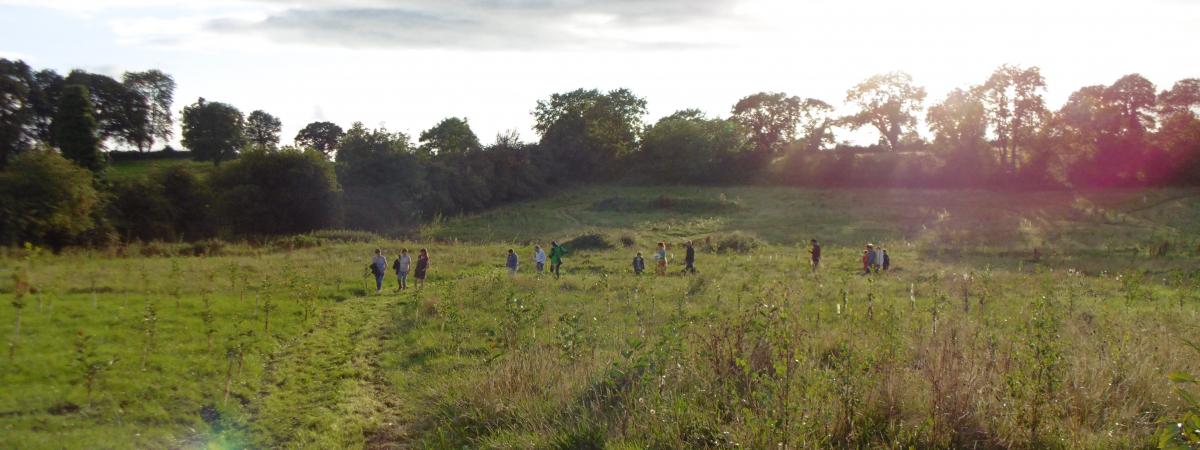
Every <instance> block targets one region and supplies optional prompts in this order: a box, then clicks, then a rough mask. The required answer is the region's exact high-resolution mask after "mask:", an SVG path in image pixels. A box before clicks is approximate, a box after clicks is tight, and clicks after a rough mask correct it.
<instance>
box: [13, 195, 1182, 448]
mask: <svg viewBox="0 0 1200 450" xmlns="http://www.w3.org/2000/svg"><path fill="white" fill-rule="evenodd" d="M1198 194H1200V193H1198V192H1196V191H1188V190H1151V191H1104V192H1092V193H1080V194H1074V193H1067V192H1048V193H1046V192H1043V193H994V192H992V193H989V192H961V191H932V190H930V191H926V190H882V191H867V190H796V189H784V188H750V187H747V188H683V187H679V188H650V187H639V188H633V187H613V186H608V187H594V188H586V189H574V190H570V191H567V192H563V193H560V194H557V195H552V196H550V197H547V198H546V199H544V200H540V201H536V202H529V203H522V204H515V205H511V206H509V207H505V208H501V209H497V210H494V211H491V212H489V213H486V214H481V215H477V216H471V217H461V218H450V219H447V220H443V221H441V222H439V223H434V224H430V225H429V226H427V227H426V229H425V230H424V231H425V236H424V238H425V240H423V241H418V242H401V241H391V240H386V239H382V238H378V237H373V236H371V235H369V234H364V233H351V232H322V233H314V234H312V235H307V236H299V237H294V238H288V239H280V240H278V241H276V242H274V243H268V244H264V245H263V246H260V247H250V246H248V245H245V244H227V245H225V246H223V247H216V248H207V249H206V251H207V252H208V253H207V256H201V257H193V256H184V255H183V254H181V252H182V251H184V250H187V251H188V252H189V253H188V254H191V253H192V252H193V251H195V249H193V248H192V247H190V246H183V245H179V244H147V245H133V246H130V247H127V248H124V249H120V250H117V249H113V250H109V251H107V252H88V253H82V252H83V251H82V250H77V251H75V252H78V253H72V252H67V253H64V254H62V255H48V254H42V255H38V256H35V257H33V258H29V257H27V255H26V253H25V252H23V251H17V250H12V249H9V250H6V251H5V254H4V255H3V257H2V262H3V267H5V268H11V270H12V273H11V274H8V275H6V276H5V277H4V278H3V280H0V292H3V293H2V294H0V303H3V304H5V305H9V304H12V305H16V304H18V303H19V304H21V305H22V307H21V308H12V307H5V308H4V309H0V334H2V335H4V336H8V337H9V338H8V339H9V354H8V360H7V364H4V365H2V366H0V385H3V386H5V387H6V390H5V393H6V395H2V396H0V430H4V432H3V433H0V447H4V448H58V447H80V446H96V447H142V448H144V447H183V448H199V447H216V448H240V447H245V446H250V447H289V448H291V447H302V448H463V447H467V448H615V449H633V448H733V447H742V448H766V447H778V448H828V447H843V448H859V447H903V448H908V447H912V448H1012V447H1026V448H1028V447H1033V448H1043V447H1064V448H1146V447H1151V446H1153V445H1154V443H1155V442H1157V441H1156V439H1157V438H1156V437H1155V436H1156V435H1155V433H1157V432H1158V430H1159V429H1160V427H1161V425H1162V424H1164V423H1174V422H1172V421H1173V420H1175V418H1177V417H1179V416H1180V415H1181V414H1182V411H1183V410H1184V408H1185V403H1184V401H1183V400H1181V399H1180V397H1179V396H1178V394H1177V393H1176V392H1175V391H1174V390H1173V389H1174V387H1173V386H1172V385H1171V384H1170V383H1169V381H1168V374H1169V373H1171V372H1184V373H1200V357H1198V355H1197V354H1196V352H1195V351H1194V350H1192V349H1191V348H1189V347H1188V346H1187V345H1186V344H1185V343H1184V342H1185V340H1186V339H1194V337H1195V336H1196V335H1197V333H1198V332H1200V330H1198V329H1197V325H1196V324H1197V323H1200V298H1197V292H1200V278H1198V277H1197V273H1196V272H1195V267H1196V263H1197V260H1198V259H1200V256H1198V255H1197V253H1196V250H1197V249H1196V244H1197V242H1200V230H1198V229H1197V227H1198V226H1200V225H1198V222H1200V221H1197V220H1195V218H1197V217H1198V215H1200V200H1198V197H1197V195H1198ZM590 234H596V235H598V236H597V237H596V238H592V239H591V240H590V242H588V244H591V245H590V246H583V245H581V246H579V247H576V248H573V249H571V251H570V252H569V253H568V254H567V256H566V258H565V262H564V265H563V270H562V276H561V279H555V278H554V277H553V276H550V275H547V274H536V273H534V272H533V268H532V266H533V264H532V260H531V252H532V245H530V244H529V242H533V241H537V242H540V243H542V244H543V245H544V244H546V243H547V242H548V241H549V240H551V239H557V240H561V241H568V240H573V239H576V238H578V237H580V236H586V235H590ZM810 237H817V238H819V239H821V240H822V242H823V243H824V251H823V253H824V255H825V256H824V259H823V262H822V267H821V269H820V270H819V271H817V272H815V273H813V272H812V271H811V268H810V266H809V263H808V260H807V258H808V252H807V240H808V239H809V238H810ZM706 238H711V239H708V240H706ZM685 239H695V240H697V241H698V242H701V243H702V244H701V245H700V246H699V251H698V258H697V259H698V260H697V263H696V265H697V267H698V269H699V273H698V274H695V275H689V274H682V273H681V272H680V269H681V267H682V266H681V264H680V263H681V260H682V256H683V249H682V247H681V246H680V245H681V242H682V241H683V240H685ZM659 240H665V241H667V242H669V243H670V245H671V248H670V249H669V253H670V257H671V262H670V266H669V270H668V272H669V275H667V276H661V277H659V276H654V275H652V274H649V273H648V274H645V275H642V276H634V275H633V274H632V273H631V270H630V259H631V257H632V256H633V252H634V251H636V250H641V251H643V252H644V253H645V254H646V256H647V263H648V266H650V267H652V264H653V262H652V260H651V259H650V258H649V256H650V251H651V248H652V246H653V244H654V243H655V242H657V241H659ZM576 242H581V243H582V242H583V241H582V240H581V241H576ZM866 242H876V243H883V244H884V245H886V246H887V247H888V249H889V251H890V254H891V258H892V268H891V270H890V271H888V272H881V273H878V274H872V275H870V276H864V275H861V263H860V259H859V258H860V256H861V247H862V245H864V244H865V243H866ZM1163 243H1167V245H1166V246H1165V248H1164V245H1163ZM710 244H711V245H710ZM734 244H738V245H734ZM739 245H740V246H741V248H736V247H738V246H739ZM402 247H404V248H408V249H409V250H416V249H418V248H427V249H429V251H430V254H431V255H432V257H431V260H432V264H431V269H430V276H429V279H428V281H427V283H426V285H425V286H424V287H423V288H421V289H416V288H412V289H409V290H406V291H403V292H399V293H397V292H394V291H392V290H391V289H385V291H384V293H382V294H379V295H376V294H375V293H374V286H373V285H372V281H371V280H370V278H369V276H368V275H367V274H366V273H365V272H364V267H363V266H364V265H365V264H366V263H367V262H368V261H369V257H370V254H371V252H372V250H373V249H374V248H382V249H383V250H384V252H385V254H386V255H389V256H390V257H391V256H394V255H395V254H396V252H397V251H398V249H400V248H402ZM508 248H514V249H516V250H517V252H518V254H519V256H520V258H521V262H522V266H521V270H520V272H519V273H517V274H516V275H509V274H507V273H506V272H505V270H504V269H503V263H504V256H505V251H506V250H507V249H508ZM1034 248H1037V249H1039V251H1038V254H1037V257H1035V255H1034V253H1033V249H1034ZM164 256H171V257H170V258H167V257H164ZM651 270H652V269H651ZM16 280H24V281H23V282H24V283H27V284H28V285H31V286H33V287H34V288H35V289H33V290H20V289H17V284H18V283H16V282H15V281H16ZM409 281H410V283H411V282H412V280H411V278H410V280H409ZM395 283H396V280H395V278H394V277H393V276H389V277H388V278H387V279H386V280H385V286H387V287H388V288H391V287H394V286H395ZM18 292H20V293H19V294H18ZM17 314H20V323H21V325H20V332H19V333H16V330H15V327H14V325H15V324H16V322H17V317H16V316H17ZM77 333H82V334H77ZM80 336H86V337H87V339H84V338H81V337H80ZM210 342H211V344H210ZM81 349H82V350H81ZM81 361H83V362H86V364H84V363H81ZM109 361H114V362H113V363H112V364H111V365H106V364H107V363H108V362H109ZM96 364H99V365H96ZM95 367H100V369H95V370H91V369H89V368H95ZM89 374H91V379H92V386H93V388H92V392H91V393H90V394H89V393H88V390H87V389H86V386H87V385H88V383H87V380H88V379H89Z"/></svg>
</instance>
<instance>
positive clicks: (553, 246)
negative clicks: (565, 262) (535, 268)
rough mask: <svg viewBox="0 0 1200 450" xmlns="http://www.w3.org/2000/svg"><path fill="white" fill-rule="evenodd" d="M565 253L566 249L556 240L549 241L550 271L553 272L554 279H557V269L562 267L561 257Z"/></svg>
mask: <svg viewBox="0 0 1200 450" xmlns="http://www.w3.org/2000/svg"><path fill="white" fill-rule="evenodd" d="M566 253H567V249H566V248H563V246H561V245H558V242H555V241H550V272H551V273H553V274H554V279H556V280H557V279H558V271H559V269H560V268H562V257H563V255H564V254H566Z"/></svg>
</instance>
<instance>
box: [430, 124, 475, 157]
mask: <svg viewBox="0 0 1200 450" xmlns="http://www.w3.org/2000/svg"><path fill="white" fill-rule="evenodd" d="M420 141H421V150H422V151H424V152H426V153H428V154H436V155H446V154H463V153H470V152H474V151H478V150H479V149H481V148H482V147H483V146H482V145H480V143H479V137H477V136H475V132H474V131H471V125H469V124H467V120H466V119H460V118H457V117H449V118H446V119H442V121H441V122H439V123H438V124H437V125H436V126H434V127H433V128H430V129H428V130H425V131H423V132H421V137H420Z"/></svg>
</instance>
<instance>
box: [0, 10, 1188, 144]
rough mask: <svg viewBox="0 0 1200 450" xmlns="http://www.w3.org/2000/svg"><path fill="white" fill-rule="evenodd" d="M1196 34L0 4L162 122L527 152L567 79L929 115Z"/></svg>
mask: <svg viewBox="0 0 1200 450" xmlns="http://www.w3.org/2000/svg"><path fill="white" fill-rule="evenodd" d="M1198 43H1200V0H970V1H968V0H913V1H899V0H592V1H584V0H426V1H418V0H339V1H335V0H307V1H304V0H257V1H241V0H193V1H185V0H183V1H155V0H0V57H5V58H10V59H11V58H17V59H23V60H25V61H26V62H27V63H29V64H30V65H31V66H33V67H34V68H37V69H41V68H51V69H55V70H58V71H60V72H62V73H64V74H65V73H66V72H68V71H70V70H71V69H74V68H80V69H84V70H88V71H92V72H99V73H104V74H109V75H113V76H119V75H120V74H121V73H122V72H124V71H136V70H146V69H151V68H157V69H160V70H162V71H164V72H167V73H169V74H171V75H172V76H174V77H175V80H176V82H177V83H178V88H177V90H176V93H175V107H174V109H175V111H176V113H178V111H179V110H181V109H182V108H183V106H185V105H187V104H190V103H193V102H195V101H196V99H197V98H198V97H204V98H205V99H207V100H209V101H221V102H226V103H230V104H232V105H234V106H236V107H238V108H239V109H241V110H242V111H243V113H246V114H249V112H250V111H253V110H256V109H262V110H264V111H267V112H269V113H271V114H273V115H275V116H277V117H279V118H280V119H281V120H282V121H283V133H282V135H283V141H284V143H290V141H291V138H292V137H293V136H295V134H296V132H297V131H298V130H299V129H300V128H301V127H303V126H304V125H305V124H307V123H309V122H312V121H317V120H327V121H331V122H334V123H337V124H339V125H341V126H342V127H344V128H347V127H349V126H350V124H351V123H353V122H355V121H361V122H363V123H364V124H366V125H367V126H370V127H377V126H385V127H387V128H388V129H390V130H393V131H402V132H405V133H408V134H409V135H410V136H411V137H412V138H413V140H414V141H415V140H416V137H417V136H418V135H419V134H420V132H421V131H422V130H424V129H428V128H430V127H432V126H433V125H435V124H436V123H437V122H438V121H440V120H441V119H443V118H445V117H451V116H453V117H465V118H467V120H468V122H469V123H470V125H471V127H472V128H473V129H474V130H475V132H476V134H478V135H479V137H480V139H481V140H482V141H483V142H485V143H488V142H491V141H492V140H493V137H494V136H495V135H496V134H497V133H499V132H502V131H505V130H509V129H516V130H518V131H519V132H520V134H521V137H522V138H523V139H524V140H527V141H534V140H536V139H537V137H538V136H537V135H536V134H534V132H533V131H532V125H533V118H532V115H531V114H530V113H531V112H532V111H533V109H534V108H535V107H536V104H537V101H538V100H539V99H545V98H547V97H549V96H550V95H551V94H553V93H556V92H565V91H570V90H573V89H576V88H598V89H601V90H610V89H616V88H621V87H625V88H629V89H631V90H633V92H634V93H635V94H637V95H639V96H642V97H644V98H646V100H647V102H648V110H649V113H648V115H647V117H646V121H647V122H651V123H652V122H653V121H655V120H657V119H658V118H660V117H662V116H666V115H669V114H671V113H672V112H674V111H677V110H680V109H686V108H698V109H700V110H703V111H705V112H706V113H708V114H709V115H710V116H722V117H724V116H728V115H729V110H730V108H731V107H732V105H733V104H734V103H735V102H737V100H738V99H740V98H742V97H745V96H747V95H750V94H753V93H755V92H760V91H773V92H776V91H778V92H786V93H788V94H790V95H797V96H800V97H812V98H818V99H822V100H825V101H827V102H829V103H831V104H834V105H835V106H839V107H840V108H842V109H841V112H848V111H849V110H848V109H846V108H845V107H844V106H840V105H842V103H843V101H844V99H845V96H846V90H847V89H849V88H850V87H852V86H853V85H855V84H857V83H858V82H859V81H862V80H863V79H865V78H867V77H869V76H871V75H873V74H877V73H884V72H889V71H893V70H902V71H906V72H908V73H910V74H911V75H912V76H913V78H914V80H915V82H916V83H917V84H919V85H921V86H924V87H925V88H926V90H927V91H928V92H929V96H928V98H927V100H926V105H930V104H933V103H935V102H937V101H939V100H940V99H941V98H943V97H944V96H945V94H946V93H947V92H948V91H950V90H951V89H953V88H956V87H968V86H971V85H975V84H979V83H982V82H983V81H984V80H985V79H986V78H987V77H988V75H989V74H990V73H991V72H992V71H993V70H994V69H995V68H996V67H997V66H999V65H1001V64H1015V65H1020V66H1037V67H1040V68H1041V70H1042V74H1043V75H1044V76H1045V78H1046V81H1047V83H1048V88H1047V91H1046V99H1047V103H1048V105H1049V106H1051V107H1052V108H1057V107H1058V106H1059V105H1061V104H1062V102H1064V101H1065V100H1066V98H1067V96H1069V95H1070V93H1071V92H1073V91H1074V90H1076V89H1078V88H1079V87H1082V86H1086V85H1093V84H1110V83H1112V82H1113V81H1115V80H1116V79H1118V78H1120V77H1121V76H1122V75H1125V74H1129V73H1140V74H1142V75H1143V76H1145V77H1146V78H1148V79H1149V80H1150V81H1152V82H1154V83H1155V84H1156V85H1157V86H1158V88H1159V89H1160V90H1162V89H1167V88H1169V87H1170V86H1171V85H1172V84H1173V83H1174V82H1175V81H1177V80H1180V79H1183V78H1194V77H1200V45H1198ZM176 134H177V135H178V132H177V133H176ZM839 138H840V139H841V140H848V141H852V142H857V143H870V142H873V141H874V140H875V139H877V135H874V134H873V133H871V132H869V131H862V132H858V133H843V135H841V136H839ZM177 139H178V138H176V140H177Z"/></svg>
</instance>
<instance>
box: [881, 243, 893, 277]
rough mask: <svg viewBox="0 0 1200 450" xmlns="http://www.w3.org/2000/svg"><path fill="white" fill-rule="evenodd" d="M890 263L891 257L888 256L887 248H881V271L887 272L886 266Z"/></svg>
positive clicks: (889, 265)
mask: <svg viewBox="0 0 1200 450" xmlns="http://www.w3.org/2000/svg"><path fill="white" fill-rule="evenodd" d="M891 265H892V257H890V256H888V254H887V249H886V248H885V249H883V271H884V272H887V270H888V267H891Z"/></svg>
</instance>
